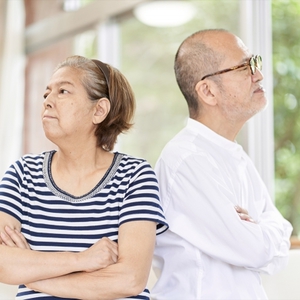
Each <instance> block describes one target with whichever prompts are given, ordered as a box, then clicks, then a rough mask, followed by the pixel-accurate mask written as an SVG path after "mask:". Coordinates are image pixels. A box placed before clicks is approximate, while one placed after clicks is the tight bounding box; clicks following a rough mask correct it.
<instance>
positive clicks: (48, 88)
mask: <svg viewBox="0 0 300 300" xmlns="http://www.w3.org/2000/svg"><path fill="white" fill-rule="evenodd" d="M64 84H69V85H72V86H74V84H73V83H72V82H70V81H59V82H56V83H55V84H54V85H56V86H60V85H64ZM46 90H50V87H49V86H48V85H47V86H46Z"/></svg>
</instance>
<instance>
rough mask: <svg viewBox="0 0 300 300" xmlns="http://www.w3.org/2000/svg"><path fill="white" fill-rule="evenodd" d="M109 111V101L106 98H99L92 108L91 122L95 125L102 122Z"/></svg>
mask: <svg viewBox="0 0 300 300" xmlns="http://www.w3.org/2000/svg"><path fill="white" fill-rule="evenodd" d="M109 111H110V101H109V100H108V99H107V98H101V99H99V100H98V102H97V104H96V105H95V108H94V115H93V123H94V124H95V125H96V124H100V123H101V122H103V120H105V118H106V117H107V115H108V113H109Z"/></svg>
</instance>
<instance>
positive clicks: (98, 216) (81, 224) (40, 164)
mask: <svg viewBox="0 0 300 300" xmlns="http://www.w3.org/2000/svg"><path fill="white" fill-rule="evenodd" d="M54 153H55V151H50V152H44V153H42V154H40V155H25V156H23V157H22V158H20V159H19V160H18V161H17V162H16V163H14V164H13V165H12V166H11V167H10V168H9V169H8V171H7V172H6V174H5V175H4V177H3V179H2V181H1V184H0V211H3V212H6V213H8V214H10V215H12V216H13V217H15V218H16V219H18V220H19V221H20V222H21V224H22V233H23V234H24V236H25V237H26V239H27V241H28V243H29V245H30V247H31V249H32V250H38V251H73V252H77V251H83V250H85V249H87V248H89V247H90V246H91V245H93V244H94V243H95V242H96V241H98V240H99V239H101V238H102V237H109V238H110V239H111V240H114V241H117V240H118V228H119V226H120V225H121V224H123V223H125V222H130V221H135V220H149V221H153V222H156V223H157V234H160V233H162V232H164V231H165V230H166V229H167V227H168V225H167V223H166V220H165V217H164V215H163V211H162V208H161V206H160V201H159V192H158V184H157V179H156V176H155V174H154V171H153V170H152V168H151V167H150V165H149V164H148V163H147V162H146V161H145V160H143V159H138V158H133V157H130V156H128V155H125V154H120V153H115V155H114V160H113V163H112V165H111V167H110V168H109V170H108V171H107V172H106V174H105V176H104V177H103V178H102V179H101V181H100V182H99V183H98V184H97V186H96V187H95V188H94V189H93V190H92V191H90V192H89V193H87V194H85V195H83V196H81V197H75V196H72V195H70V194H68V193H66V192H64V191H62V190H61V189H60V188H59V187H57V186H56V184H55V182H54V181H53V179H52V177H51V171H50V166H51V161H52V157H53V154H54ZM16 299H43V300H45V299H59V298H57V297H51V296H50V297H49V296H48V295H45V294H42V293H36V292H33V291H31V290H29V289H27V288H26V287H25V286H20V288H19V292H18V296H17V298H16ZM131 299H149V291H148V290H147V289H146V290H145V291H144V292H143V293H142V294H140V295H139V296H135V297H131Z"/></svg>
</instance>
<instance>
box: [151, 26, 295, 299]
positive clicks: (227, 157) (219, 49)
mask: <svg viewBox="0 0 300 300" xmlns="http://www.w3.org/2000/svg"><path fill="white" fill-rule="evenodd" d="M261 70H262V59H261V57H260V56H259V55H252V54H251V53H250V51H249V50H248V49H247V47H246V46H245V45H244V44H243V42H242V41H241V40H240V39H239V38H238V37H237V36H235V35H233V34H231V33H230V32H228V31H225V30H204V31H199V32H196V33H195V34H193V35H191V36H190V37H188V38H187V39H186V40H185V41H184V42H183V43H182V44H181V46H180V47H179V50H178V52H177V54H176V59H175V73H176V79H177V82H178V85H179V87H180V89H181V91H182V93H183V95H184V97H185V99H186V101H187V104H188V108H189V115H190V118H189V119H188V122H187V125H186V127H185V128H184V129H183V130H182V131H181V132H179V133H178V134H177V135H176V136H175V137H174V138H173V139H172V140H171V141H170V142H169V143H168V144H167V145H166V147H165V149H164V150H163V152H162V154H161V156H160V158H159V160H158V162H157V165H156V173H157V175H158V179H159V182H160V191H161V199H162V203H163V208H164V211H165V214H166V218H167V220H168V222H169V226H170V228H169V231H168V232H166V233H165V234H163V235H161V236H158V238H157V245H156V250H155V257H154V263H153V265H154V270H155V272H156V274H157V276H158V281H157V283H156V285H155V287H154V289H153V291H152V292H153V293H152V295H153V299H159V300H160V299H170V300H171V299H172V300H175V299H180V300H194V299H214V300H216V299H230V300H238V299H251V300H253V299H266V298H267V296H266V294H265V292H264V289H263V287H262V284H261V279H260V273H262V272H266V273H270V274H272V273H274V272H276V271H278V270H280V269H281V268H283V267H284V266H285V265H286V263H287V260H288V251H289V247H290V243H289V238H290V235H291V232H292V226H291V224H290V223H289V222H288V221H287V220H285V219H284V218H283V217H282V216H281V214H280V213H279V212H278V210H277V209H276V207H275V206H274V204H273V202H272V200H271V199H270V196H269V194H268V191H267V189H266V187H265V185H264V183H263V181H262V179H261V178H260V176H259V174H258V173H257V171H256V169H255V167H254V165H253V163H252V162H251V160H250V158H249V157H248V156H247V154H246V153H245V152H244V151H243V149H242V147H241V146H240V145H239V144H237V143H236V141H235V138H236V136H237V134H238V132H239V131H240V129H241V128H242V126H243V125H244V124H245V122H246V121H247V120H249V119H250V118H251V117H252V116H254V115H255V114H256V113H258V112H259V111H261V110H262V109H263V108H264V107H265V105H266V97H265V91H264V89H263V87H262V85H261V81H262V79H263V75H262V73H261Z"/></svg>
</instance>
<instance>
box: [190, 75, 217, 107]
mask: <svg viewBox="0 0 300 300" xmlns="http://www.w3.org/2000/svg"><path fill="white" fill-rule="evenodd" d="M195 91H196V93H197V95H198V98H199V99H201V100H202V102H204V103H206V104H207V105H212V106H214V105H216V104H217V98H216V93H217V86H216V84H215V83H214V82H213V81H212V80H205V79H204V80H201V81H199V82H198V83H197V84H196V86H195Z"/></svg>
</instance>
